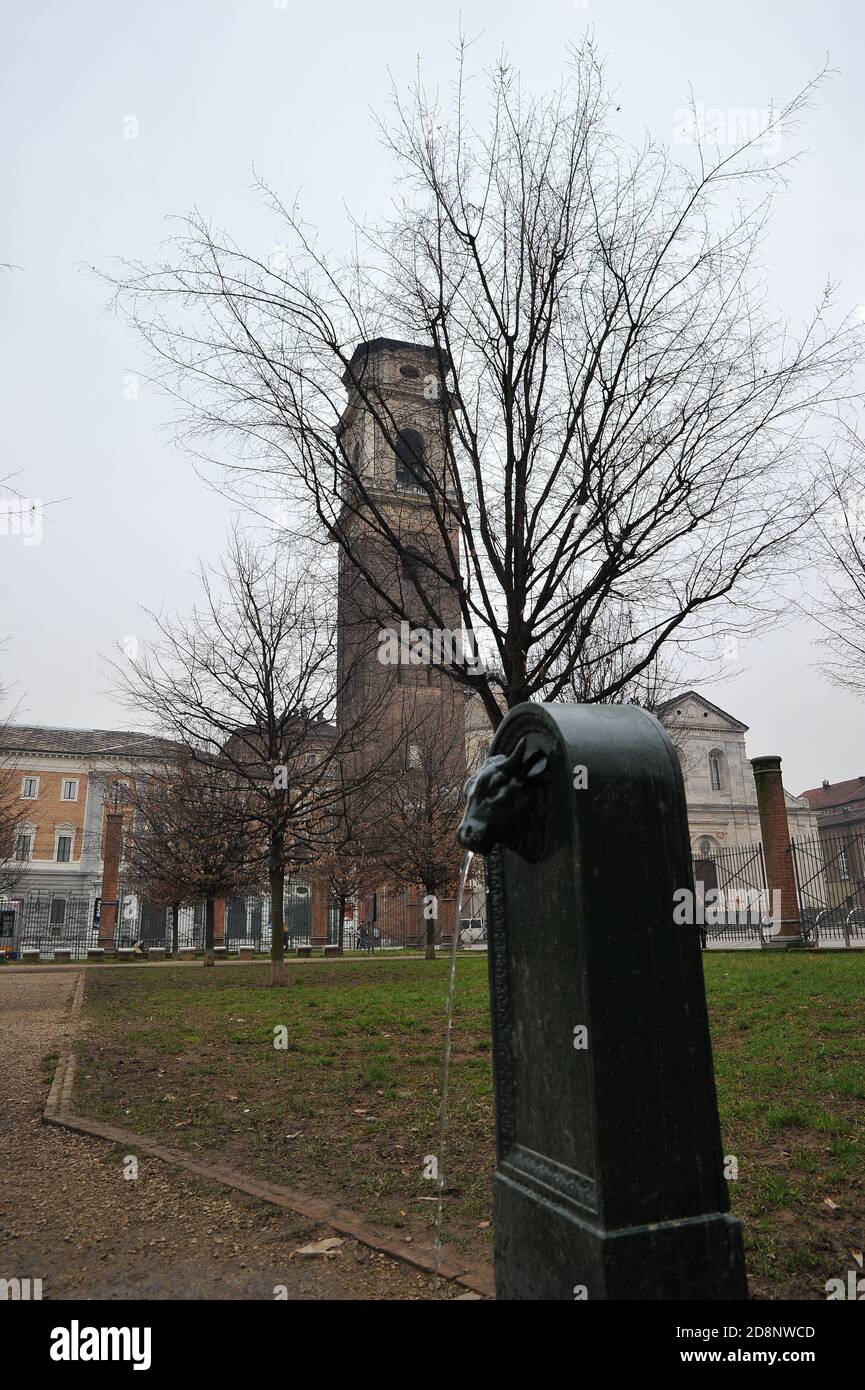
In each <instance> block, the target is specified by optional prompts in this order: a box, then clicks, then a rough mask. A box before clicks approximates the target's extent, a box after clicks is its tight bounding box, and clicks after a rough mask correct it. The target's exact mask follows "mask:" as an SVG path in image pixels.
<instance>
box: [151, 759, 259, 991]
mask: <svg viewBox="0 0 865 1390" xmlns="http://www.w3.org/2000/svg"><path fill="white" fill-rule="evenodd" d="M244 795H245V788H244V787H243V786H242V785H240V786H239V785H238V780H237V778H236V776H234V774H233V773H232V771H231V769H230V768H229V767H226V766H223V765H217V764H215V763H214V762H201V761H196V760H195V759H194V757H192V756H191V755H190V753H188V752H184V753H182V754H181V756H179V757H178V758H177V760H176V761H175V762H174V763H173V764H172V765H170V766H168V767H166V768H164V769H163V770H162V771H161V772H159V773H151V774H150V775H148V776H147V777H146V778H143V779H139V780H138V782H137V783H136V784H135V785H134V787H132V788H130V798H131V806H132V812H133V814H132V821H131V830H130V832H129V833H128V835H127V837H126V847H125V852H124V881H125V882H126V884H127V885H128V886H129V887H131V888H132V889H133V890H134V891H135V892H136V893H137V894H138V895H139V896H140V897H142V898H143V899H146V900H147V901H149V902H154V903H161V904H165V905H166V906H170V907H171V908H172V950H173V952H174V953H176V951H177V920H178V911H179V908H180V907H181V906H182V905H183V904H188V903H196V902H201V901H202V899H203V900H204V903H205V930H204V964H205V965H213V960H214V956H213V943H214V919H215V906H216V902H217V900H218V899H220V898H226V897H228V896H229V895H231V894H234V893H247V892H254V891H256V890H259V891H260V889H261V887H262V884H263V880H264V878H265V875H266V870H265V864H264V856H263V854H262V851H261V841H260V837H259V836H258V834H257V830H256V828H255V826H254V823H252V822H251V821H249V820H247V819H245V818H244V817H242V816H239V815H238V802H239V801H241V802H242V800H243V798H244Z"/></svg>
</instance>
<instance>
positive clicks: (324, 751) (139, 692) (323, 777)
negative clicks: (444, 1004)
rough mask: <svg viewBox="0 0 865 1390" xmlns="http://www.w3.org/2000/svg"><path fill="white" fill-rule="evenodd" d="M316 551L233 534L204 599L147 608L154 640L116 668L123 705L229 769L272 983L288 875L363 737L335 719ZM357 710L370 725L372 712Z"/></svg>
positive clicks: (310, 854) (331, 633) (331, 644)
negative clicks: (256, 871) (266, 920)
mask: <svg viewBox="0 0 865 1390" xmlns="http://www.w3.org/2000/svg"><path fill="white" fill-rule="evenodd" d="M313 560H314V556H312V555H311V554H306V555H301V554H296V555H295V556H294V558H293V559H292V560H290V561H288V562H286V561H284V560H283V559H282V557H281V556H279V555H276V556H274V555H272V554H270V553H269V552H268V551H266V550H263V549H261V548H259V547H256V546H254V545H252V544H250V543H248V542H244V541H243V540H241V539H240V538H239V537H238V536H237V535H235V537H234V539H233V541H232V543H231V547H230V550H229V554H228V557H227V559H226V562H225V564H224V566H223V567H222V569H221V570H219V571H217V572H215V573H206V572H202V590H203V602H202V605H201V607H200V608H197V609H195V610H194V611H193V613H192V615H191V616H190V617H189V618H186V619H183V618H176V619H173V618H165V617H157V616H156V615H153V614H150V615H149V616H150V617H151V619H152V620H153V622H154V623H155V624H156V626H157V628H158V632H159V639H158V640H157V641H156V642H154V643H153V644H152V645H151V647H150V648H149V649H147V650H145V651H144V652H143V653H142V655H141V656H140V657H139V658H138V659H135V660H131V661H129V662H128V664H126V665H123V664H115V666H114V668H113V669H114V672H115V680H116V684H117V687H118V689H119V691H120V693H121V695H122V697H123V698H124V699H125V700H126V701H127V703H129V704H130V705H131V706H132V707H133V708H135V709H137V710H138V711H139V712H142V713H145V714H147V715H148V716H149V717H150V718H151V720H152V721H153V722H154V723H155V725H156V726H157V727H158V728H159V729H160V730H162V731H163V732H164V733H166V734H168V735H169V736H170V737H172V738H174V739H175V740H176V741H177V742H178V743H180V744H181V745H182V746H183V747H184V749H186V750H187V753H188V755H189V757H190V758H191V759H193V760H194V761H195V762H196V763H198V764H200V765H201V766H203V767H206V768H218V769H221V770H222V771H224V772H226V773H227V774H229V775H230V777H231V778H232V779H233V782H232V785H233V788H234V814H235V817H236V821H237V824H238V826H239V827H243V828H244V832H245V831H246V830H247V829H251V830H252V832H253V834H254V835H257V836H258V845H259V851H258V853H259V854H260V856H261V860H262V862H263V863H264V864H265V865H266V869H267V877H268V882H269V887H270V896H271V925H272V944H271V959H272V983H273V984H274V985H280V984H282V983H283V982H284V972H283V956H284V945H283V934H284V892H285V879H286V875H287V874H291V873H292V872H296V871H297V870H299V869H301V868H303V867H304V866H306V865H308V864H309V863H310V862H311V861H312V860H314V858H315V854H316V850H317V847H318V846H319V844H320V843H321V841H322V837H323V836H324V835H325V834H326V823H327V822H326V812H327V809H328V806H329V804H330V802H331V800H333V799H334V798H335V796H336V794H337V791H338V786H339V783H338V782H335V777H336V769H337V768H338V767H340V766H341V765H342V764H343V763H344V762H346V761H350V755H351V753H352V750H353V747H354V744H355V740H356V738H357V737H358V735H357V727H358V726H357V724H352V723H351V722H349V721H344V722H341V725H340V728H339V729H337V727H336V725H335V723H334V722H332V721H333V719H334V714H335V707H336V697H337V693H338V689H337V675H336V632H335V620H334V604H333V602H332V599H331V596H330V591H329V587H328V584H327V582H326V580H324V579H323V578H322V577H321V575H320V574H318V573H316V571H315V568H314V565H313ZM354 713H355V715H356V716H357V719H358V720H359V721H360V722H361V723H363V724H364V727H365V732H366V733H368V732H369V728H370V724H371V723H372V721H373V718H374V710H373V709H371V708H364V707H359V708H357V709H356V710H355V711H354Z"/></svg>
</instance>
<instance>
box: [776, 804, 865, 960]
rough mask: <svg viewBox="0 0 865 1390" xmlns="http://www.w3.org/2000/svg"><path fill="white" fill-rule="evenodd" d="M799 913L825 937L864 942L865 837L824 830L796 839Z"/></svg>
mask: <svg viewBox="0 0 865 1390" xmlns="http://www.w3.org/2000/svg"><path fill="white" fill-rule="evenodd" d="M790 843H791V850H792V854H793V865H794V868H795V873H796V892H797V895H798V899H799V916H800V918H801V920H802V923H803V926H805V927H806V928H808V929H809V930H810V931H811V932H812V933H813V935H814V937H815V940H816V942H817V944H818V945H819V943H820V942H821V941H823V942H824V943H825V942H832V944H833V945H834V944H841V945H844V946H848V947H849V946H857V945H858V946H861V945H863V944H865V839H863V836H862V834H861V833H859V832H855V831H844V830H837V829H832V830H825V831H821V832H820V834H819V835H810V836H800V837H794V839H793V840H791V842H790Z"/></svg>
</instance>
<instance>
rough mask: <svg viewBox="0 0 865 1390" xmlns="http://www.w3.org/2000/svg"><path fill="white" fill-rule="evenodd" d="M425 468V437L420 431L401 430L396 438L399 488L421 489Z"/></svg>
mask: <svg viewBox="0 0 865 1390" xmlns="http://www.w3.org/2000/svg"><path fill="white" fill-rule="evenodd" d="M425 467H426V462H425V459H424V438H423V435H422V434H420V433H419V432H418V430H400V431H399V434H398V435H397V437H396V481H397V484H398V486H399V487H420V486H421V483H422V480H423V475H424V469H425Z"/></svg>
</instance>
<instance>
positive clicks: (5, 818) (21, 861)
mask: <svg viewBox="0 0 865 1390" xmlns="http://www.w3.org/2000/svg"><path fill="white" fill-rule="evenodd" d="M7 698H8V695H7V690H6V688H5V687H4V686H2V685H0V709H2V708H4V707H5V705H6V702H7ZM14 715H15V711H14V710H12V711H11V712H8V713H6V714H5V715H4V717H3V719H2V720H0V898H4V897H7V896H8V895H9V894H10V893H11V892H12V891H13V890H14V889H15V888H17V886H18V884H19V883H20V882H21V879H22V878H23V876H24V874H25V872H26V871H27V867H28V865H27V856H26V855H23V854H22V855H21V856H20V857H19V847H18V836H19V827H20V823H21V802H20V795H19V792H20V772H19V770H18V762H17V758H16V756H15V753H14V751H13V750H11V749H9V748H8V747H7V743H8V740H7V738H6V737H5V735H6V730H7V729H8V728H9V725H10V724H11V722H12V720H13V718H14Z"/></svg>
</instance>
